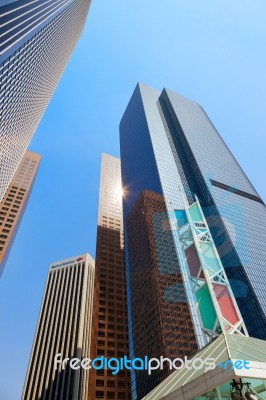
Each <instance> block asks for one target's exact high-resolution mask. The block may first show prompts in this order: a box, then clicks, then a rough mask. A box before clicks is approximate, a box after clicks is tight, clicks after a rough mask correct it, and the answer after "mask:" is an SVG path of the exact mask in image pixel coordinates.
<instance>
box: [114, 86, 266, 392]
mask: <svg viewBox="0 0 266 400" xmlns="http://www.w3.org/2000/svg"><path fill="white" fill-rule="evenodd" d="M120 143H121V166H122V185H123V190H124V200H123V208H124V231H125V253H126V274H127V292H128V314H129V334H130V337H129V339H130V355H131V357H138V356H142V355H144V353H145V355H148V356H150V357H160V356H161V355H163V356H164V357H169V358H173V357H174V356H175V357H184V356H185V355H187V356H190V355H191V354H192V353H193V352H194V353H195V351H196V350H197V348H201V347H202V346H203V345H204V344H205V339H204V335H203V334H202V330H201V329H200V326H201V321H200V319H199V316H198V312H197V306H196V304H195V301H194V299H193V293H192V290H191V281H190V278H189V275H188V273H187V269H186V268H185V262H184V256H183V253H182V251H181V246H180V240H179V237H178V229H177V227H176V219H175V210H180V209H184V208H185V205H184V203H187V204H188V205H191V204H193V203H194V202H195V200H196V197H195V195H196V196H197V197H198V199H199V202H200V204H201V207H202V210H203V213H204V215H205V218H206V220H207V223H208V226H209V228H210V231H211V234H212V236H213V238H214V242H215V245H216V248H217V250H218V253H219V256H220V259H221V261H222V264H223V266H224V269H225V271H226V274H227V276H228V278H229V280H230V284H231V287H232V289H233V292H234V295H235V298H236V300H237V303H238V306H239V309H240V311H241V314H242V317H243V319H244V322H245V325H246V327H247V330H248V332H249V334H250V336H254V337H257V338H261V339H266V317H265V312H266V296H265V290H264V287H263V283H262V279H261V276H262V275H263V274H264V273H265V266H264V261H265V247H264V242H265V236H266V233H265V230H264V228H263V227H264V225H265V222H266V209H265V205H264V203H263V200H262V199H261V198H260V196H259V194H258V193H257V192H256V190H255V189H254V187H253V186H252V184H251V183H250V181H249V180H248V178H247V177H246V175H245V174H244V172H243V170H242V169H241V167H240V166H239V164H238V163H237V161H236V160H235V158H234V157H233V155H232V153H231V152H230V150H229V149H228V148H227V146H226V144H225V143H224V141H223V140H222V138H221V137H220V135H219V134H218V132H217V131H216V129H215V128H214V126H213V124H212V123H211V121H210V120H209V118H208V116H207V115H206V113H205V112H204V110H203V109H202V108H201V106H199V105H198V104H197V103H195V102H193V101H191V100H189V99H186V98H184V97H182V96H180V95H178V94H176V93H174V92H172V91H170V90H168V89H164V90H163V91H162V92H159V91H157V90H154V89H152V88H150V87H147V86H145V85H142V84H138V85H137V87H136V89H135V91H134V93H133V95H132V97H131V99H130V102H129V104H128V106H127V108H126V111H125V113H124V116H123V118H122V120H121V123H120ZM141 332H142V333H143V335H141V334H140V333H141ZM148 332H149V334H148ZM165 374H166V375H167V374H168V372H167V371H165ZM165 374H161V375H159V374H157V375H155V374H153V375H152V376H150V377H148V376H147V374H146V375H145V374H142V373H141V372H137V373H133V375H132V387H133V398H134V399H136V398H137V399H140V398H142V397H143V395H145V394H146V393H148V392H149V391H150V390H151V389H152V388H154V387H155V386H156V385H157V384H158V383H159V382H160V381H161V380H162V379H164V377H165Z"/></svg>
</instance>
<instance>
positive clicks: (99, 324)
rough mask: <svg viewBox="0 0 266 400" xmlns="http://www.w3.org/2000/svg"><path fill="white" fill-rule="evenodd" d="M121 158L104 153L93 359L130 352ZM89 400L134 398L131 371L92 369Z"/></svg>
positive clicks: (96, 267) (94, 309) (95, 291)
mask: <svg viewBox="0 0 266 400" xmlns="http://www.w3.org/2000/svg"><path fill="white" fill-rule="evenodd" d="M125 288H126V283H125V262H124V245H123V216H122V187H121V166H120V160H119V159H118V158H116V157H113V156H110V155H107V154H102V161H101V179H100V194H99V209H98V226H97V242H96V264H95V285H94V300H93V304H94V307H93V328H92V339H91V358H92V359H93V358H95V357H101V356H104V357H106V358H112V357H116V358H120V357H124V356H125V355H128V332H127V306H126V292H125ZM89 386H90V390H89V397H88V399H105V400H111V399H115V400H119V399H120V400H122V399H127V400H129V399H131V394H130V377H129V373H128V371H127V370H123V371H120V372H119V373H118V374H117V375H112V371H111V370H98V371H95V370H91V371H90V384H89Z"/></svg>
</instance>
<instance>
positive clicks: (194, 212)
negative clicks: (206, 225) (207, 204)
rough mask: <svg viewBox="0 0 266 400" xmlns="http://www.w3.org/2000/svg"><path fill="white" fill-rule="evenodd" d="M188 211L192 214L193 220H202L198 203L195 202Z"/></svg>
mask: <svg viewBox="0 0 266 400" xmlns="http://www.w3.org/2000/svg"><path fill="white" fill-rule="evenodd" d="M188 212H189V214H190V217H191V219H192V221H196V222H197V221H198V222H199V221H202V215H201V211H200V209H199V207H198V205H197V203H195V204H193V205H192V206H191V207H189V209H188Z"/></svg>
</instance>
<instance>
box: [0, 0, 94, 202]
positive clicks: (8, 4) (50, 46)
mask: <svg viewBox="0 0 266 400" xmlns="http://www.w3.org/2000/svg"><path fill="white" fill-rule="evenodd" d="M90 2H91V0H59V1H55V0H48V1H47V0H39V1H30V0H17V1H14V0H0V25H1V43H0V171H1V174H0V201H1V200H2V198H3V196H4V194H5V192H6V190H7V187H8V185H9V184H10V181H11V179H12V178H13V175H14V173H15V171H16V169H17V167H18V165H19V163H20V161H21V159H22V156H23V154H24V152H25V150H26V149H27V147H28V145H29V142H30V140H31V138H32V135H33V133H34V131H35V129H36V127H37V125H38V123H39V121H40V118H41V116H42V114H43V112H44V111H45V108H46V106H47V104H48V102H49V100H50V98H51V96H52V94H53V92H54V90H55V88H56V85H57V83H58V81H59V79H60V77H61V75H62V73H63V71H64V69H65V66H66V64H67V62H68V60H69V57H70V55H71V53H72V51H73V49H74V47H75V44H76V42H77V40H78V38H79V36H80V34H81V31H82V29H83V25H84V22H85V20H86V17H87V13H88V9H89V5H90Z"/></svg>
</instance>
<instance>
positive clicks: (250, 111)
mask: <svg viewBox="0 0 266 400" xmlns="http://www.w3.org/2000/svg"><path fill="white" fill-rule="evenodd" d="M265 14H266V3H265V0H235V1H232V0H223V1H214V0H194V1H192V0H182V1H181V0H165V1H159V0H155V1H154V0H134V1H133V0H131V1H129V0H115V1H106V0H93V1H92V6H91V10H90V13H89V16H88V20H87V24H86V27H85V30H84V33H83V35H82V38H81V40H80V42H79V44H78V46H77V48H76V49H75V52H74V54H73V56H72V59H71V61H70V63H69V65H68V67H67V69H66V71H65V73H64V76H63V78H62V80H61V82H60V83H59V85H58V87H57V90H56V93H55V95H54V97H53V99H52V101H51V102H50V104H49V106H48V108H47V110H46V112H45V115H44V117H43V119H42V121H41V123H40V125H39V127H38V129H37V132H36V134H35V137H34V139H33V141H32V143H31V145H30V149H31V150H33V151H36V152H39V153H41V154H42V156H43V158H42V161H41V165H40V169H39V173H38V176H37V179H36V183H35V187H34V190H33V193H32V196H31V199H30V201H29V203H28V207H27V210H26V212H25V215H24V218H23V221H22V224H21V226H20V229H19V232H18V234H17V238H16V241H15V244H14V246H13V250H12V252H11V255H10V258H9V261H8V263H7V265H6V268H5V271H4V274H3V277H2V279H1V281H0V326H1V330H0V332H1V333H0V355H1V362H0V400H19V399H20V396H21V391H22V386H23V382H24V377H25V373H26V368H27V364H28V359H29V354H30V350H31V345H32V340H33V335H34V330H35V326H36V321H37V317H38V313H39V308H40V304H41V299H42V294H43V289H44V285H45V280H46V276H47V270H48V265H49V263H50V262H52V261H57V260H60V259H63V258H67V257H71V256H73V255H78V254H79V253H84V252H87V251H88V252H90V253H91V254H92V255H93V256H94V254H95V239H96V236H95V235H96V223H97V202H98V188H99V171H100V154H101V152H106V153H110V154H112V155H115V156H119V139H118V125H119V121H120V119H121V116H122V114H123V112H124V109H125V107H126V105H127V103H128V101H129V98H130V96H131V94H132V92H133V89H134V87H135V85H136V83H137V81H141V82H143V83H146V84H148V85H150V86H153V87H155V88H156V89H162V88H163V87H168V88H171V89H173V90H174V91H176V92H178V93H180V94H182V95H184V96H187V97H189V98H191V99H193V100H196V101H197V102H199V103H200V104H201V105H202V106H203V107H204V109H205V111H206V112H207V114H208V115H209V116H210V118H211V120H212V121H213V123H214V125H215V126H216V128H217V129H218V131H219V132H220V134H221V135H222V137H223V138H224V139H225V141H226V143H227V144H228V146H229V148H230V149H231V150H232V151H233V153H234V155H235V157H236V158H237V160H238V161H239V162H240V164H241V166H242V167H243V169H244V171H245V172H246V173H247V175H248V177H249V178H250V179H251V181H252V182H253V184H254V186H255V188H256V189H257V190H258V192H259V193H260V194H261V196H262V197H263V199H264V200H266V184H265V166H266V159H265V149H266V52H265V38H266V24H265Z"/></svg>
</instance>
